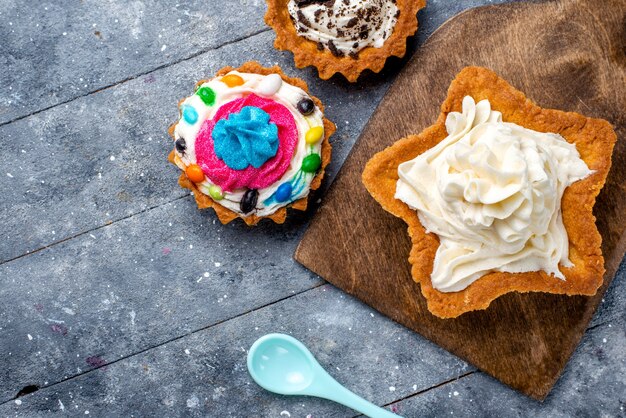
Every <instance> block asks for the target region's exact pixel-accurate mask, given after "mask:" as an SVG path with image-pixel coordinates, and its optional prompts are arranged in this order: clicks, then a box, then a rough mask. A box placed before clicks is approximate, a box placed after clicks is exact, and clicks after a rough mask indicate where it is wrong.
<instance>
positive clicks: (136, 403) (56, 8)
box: [0, 0, 626, 417]
mask: <svg viewBox="0 0 626 418" xmlns="http://www.w3.org/2000/svg"><path fill="white" fill-rule="evenodd" d="M501 2H504V1H501V0H496V1H488V0H470V1H463V2H450V1H448V0H432V1H429V3H428V7H427V8H426V9H425V10H423V11H421V12H420V15H419V18H420V29H419V31H418V34H417V36H416V37H414V38H412V39H411V40H410V41H409V54H408V56H410V55H411V53H412V51H414V50H415V48H416V47H417V46H418V45H420V44H421V43H422V42H423V41H424V40H425V39H426V37H427V36H428V35H429V34H430V33H432V32H433V31H434V30H435V29H436V28H437V27H439V26H440V25H441V24H442V23H443V22H444V21H445V20H446V19H448V18H449V17H452V16H453V15H454V14H456V13H458V12H460V11H462V10H464V9H467V8H470V7H473V6H477V5H481V4H492V3H501ZM209 3H210V4H209V5H208V4H207V2H193V1H188V2H178V3H170V2H158V1H156V0H150V1H139V0H137V1H133V2H125V3H122V2H118V1H106V2H100V3H93V2H74V3H72V4H69V3H67V2H61V1H47V2H32V1H27V2H16V1H12V0H0V67H1V68H2V69H3V70H4V71H1V72H0V146H2V147H3V149H4V150H5V151H4V152H2V153H0V167H1V170H0V195H1V196H2V197H3V198H2V200H1V201H0V225H1V226H0V237H1V239H0V416H5V415H6V416H10V415H14V414H15V415H18V416H41V415H55V414H65V415H78V414H80V415H84V414H85V411H90V414H92V415H96V416H111V415H132V414H133V413H135V414H136V415H142V416H145V415H151V414H156V415H172V416H186V415H192V416H193V415H205V416H206V415H208V416H281V417H283V416H286V414H282V415H281V412H283V411H287V412H289V413H290V414H291V416H294V417H295V416H303V417H304V416H307V415H309V414H310V415H311V416H315V417H319V416H352V415H353V413H352V412H351V411H349V410H346V409H345V408H341V407H338V406H335V405H332V404H330V403H327V402H324V401H317V400H311V399H296V398H284V397H279V396H274V395H270V394H268V393H266V392H263V391H262V390H260V389H259V388H258V387H256V386H255V385H254V384H253V383H251V381H250V380H249V378H248V377H247V374H246V371H245V369H244V367H243V365H244V363H243V361H244V358H245V353H244V351H245V349H247V348H248V347H249V345H250V344H251V343H252V341H253V340H254V339H255V338H256V337H258V336H260V335H262V334H264V333H266V332H270V331H276V330H279V331H281V330H282V331H283V332H289V333H293V334H294V335H296V336H297V337H299V338H301V339H302V340H304V341H305V342H306V343H307V344H309V345H310V346H311V347H312V349H313V351H314V352H315V353H316V354H317V355H318V357H319V359H320V361H321V362H322V364H324V365H326V366H328V367H329V368H330V370H331V373H332V374H333V375H335V376H336V377H337V378H338V379H339V380H340V381H341V382H343V383H345V384H346V385H347V386H349V387H350V388H352V389H354V390H356V391H357V392H360V393H362V394H363V395H365V396H366V397H368V398H370V399H372V400H374V401H375V402H377V403H379V404H390V403H394V402H396V403H397V401H398V400H400V399H404V398H407V399H406V400H404V401H400V402H399V403H397V405H396V406H395V407H398V408H401V409H402V412H403V413H404V414H405V415H406V416H416V415H418V414H421V413H424V412H426V413H427V414H426V415H428V411H440V409H436V408H435V407H434V406H433V404H432V403H428V402H430V401H428V399H431V398H430V397H432V396H439V395H436V394H440V392H441V391H440V390H439V389H437V387H438V386H439V385H442V386H441V388H442V389H441V390H443V388H445V387H447V386H449V384H446V382H447V381H449V380H450V379H456V378H457V377H459V376H466V374H468V373H470V374H469V375H467V376H466V377H462V378H461V379H460V380H459V382H470V383H469V384H470V386H471V388H472V389H473V390H475V391H476V396H477V397H478V396H479V395H480V396H482V397H484V396H486V395H489V396H491V393H495V395H493V399H492V401H491V403H489V404H481V405H482V406H481V407H480V408H479V407H474V409H471V408H470V409H466V410H463V409H457V410H453V411H452V412H454V415H484V414H489V413H492V412H502V411H504V410H503V408H504V407H505V405H507V403H509V402H510V403H511V405H513V408H516V409H514V410H515V411H518V412H519V411H524V410H526V409H527V408H529V409H528V410H530V411H533V414H535V415H545V416H550V413H551V412H554V411H556V408H555V407H554V406H550V405H557V404H559V403H561V404H571V405H574V404H575V402H574V401H573V399H574V398H573V397H575V396H576V395H577V394H579V393H583V394H584V395H585V400H586V404H583V403H580V402H579V403H578V404H579V405H581V408H582V409H580V412H581V413H582V414H583V415H584V414H588V415H595V413H596V412H607V413H608V414H609V415H610V414H615V413H617V414H619V413H620V412H616V410H615V409H610V408H604V409H603V405H605V404H606V405H609V404H610V402H608V401H607V399H608V397H609V396H611V395H612V394H614V393H615V390H619V389H623V377H621V376H623V371H624V370H623V361H624V352H623V350H622V351H620V350H619V349H615V347H617V346H615V347H613V346H611V347H608V348H607V349H606V350H604V351H603V352H602V353H603V354H602V355H603V356H604V358H603V363H602V364H600V365H597V366H598V367H594V366H592V362H591V361H590V360H589V358H587V357H583V358H582V359H581V360H580V364H579V363H574V362H575V361H576V360H575V359H577V358H578V357H580V356H581V355H583V356H584V355H585V354H584V353H585V352H586V351H585V350H583V349H582V348H581V349H579V352H577V354H576V357H574V360H572V362H571V363H570V366H568V370H569V369H570V368H571V367H577V369H576V370H578V371H579V375H577V376H578V377H579V378H580V379H581V380H583V381H584V382H585V383H586V384H588V386H585V385H578V386H576V388H577V389H573V388H571V387H568V386H561V383H559V385H558V386H557V390H555V392H554V394H553V395H551V397H550V398H549V400H550V402H553V403H552V404H549V406H548V407H546V408H542V407H541V406H537V405H538V404H535V403H533V401H530V400H528V399H526V398H523V397H521V396H520V395H519V394H517V393H515V392H513V391H511V390H510V389H507V388H506V387H504V386H502V385H500V384H499V383H497V382H494V381H492V380H490V379H488V378H486V377H484V376H483V375H482V374H473V371H474V369H473V368H472V367H470V366H468V365H467V364H465V363H463V362H462V361H460V360H459V359H457V358H455V357H454V356H452V355H450V354H448V353H445V352H443V351H442V350H441V349H439V348H437V347H435V346H433V345H432V344H431V343H430V342H428V341H426V340H424V339H422V338H421V337H419V336H417V335H415V334H412V333H410V332H409V331H407V330H405V329H404V328H402V327H400V326H398V325H396V324H394V323H393V322H391V321H389V320H387V319H384V318H382V317H381V316H380V315H378V314H377V313H375V312H372V311H371V310H370V309H369V308H368V307H366V306H364V305H362V304H360V303H358V302H356V301H354V300H353V299H351V298H349V297H347V296H344V295H343V294H342V293H340V292H339V291H337V290H336V289H334V288H333V287H331V286H327V285H324V286H322V287H320V286H321V285H322V283H323V282H322V281H321V280H320V279H319V278H318V277H316V276H315V275H313V274H311V273H310V272H308V271H306V270H304V269H302V268H301V267H300V266H298V265H296V264H295V263H294V262H293V260H292V259H291V255H292V253H293V251H294V249H295V246H296V245H297V242H298V240H299V237H300V236H301V234H302V232H303V230H304V228H305V227H306V223H307V220H308V219H309V218H310V216H311V214H312V212H313V211H314V207H315V201H316V200H317V199H318V198H322V197H323V194H324V191H325V190H326V188H327V187H328V185H329V184H330V182H331V181H332V179H333V178H334V176H335V175H336V173H337V172H338V170H339V168H340V167H341V164H342V163H343V161H344V160H345V158H346V156H347V154H348V153H349V151H350V149H351V148H352V145H353V144H354V142H355V141H356V139H357V137H358V135H359V134H360V132H361V130H362V129H363V127H364V125H365V123H366V122H367V120H368V118H369V116H370V115H371V113H372V112H373V111H374V109H375V107H376V105H377V104H378V102H379V101H380V99H381V98H382V96H383V95H384V93H385V91H386V89H387V88H388V86H389V85H390V84H391V83H392V82H393V78H394V76H395V74H396V73H397V71H398V70H399V68H401V67H402V65H403V63H404V62H405V61H406V59H408V57H407V58H405V59H402V60H401V59H390V60H389V62H388V65H387V66H386V67H385V69H384V70H383V72H382V73H381V74H379V75H373V74H367V75H365V76H364V77H363V78H362V79H361V80H360V82H359V84H357V85H350V84H348V83H346V82H345V80H343V79H342V78H340V77H334V78H332V79H331V80H329V81H322V80H319V79H318V78H317V74H316V71H315V70H314V69H311V68H308V69H304V70H296V69H295V68H294V67H293V61H292V56H291V54H290V53H285V52H278V51H275V50H274V49H273V48H272V42H273V39H274V35H273V33H272V32H271V31H267V29H266V28H265V26H264V25H263V22H262V14H263V12H264V9H265V6H264V2H263V1H261V0H231V1H225V2H209ZM179 19H180V21H179ZM94 23H95V24H96V26H95V27H94V26H93V24H94ZM37 25H39V26H37ZM96 31H97V32H99V35H98V34H96V33H95V32H96ZM63 33H65V35H64V34H63ZM159 35H161V37H159ZM163 45H166V47H165V49H164V50H163V51H161V49H162V48H163ZM249 59H256V60H258V61H260V62H261V63H263V64H265V65H272V64H274V63H278V64H279V65H281V66H282V67H283V69H284V70H285V71H286V72H287V73H289V74H291V75H296V76H298V77H301V78H304V79H305V80H306V81H307V82H308V83H309V86H310V88H311V91H312V93H313V94H314V95H316V96H318V97H320V98H321V99H322V100H323V101H324V103H325V105H326V109H327V115H328V117H329V118H330V119H331V120H333V121H334V122H335V123H337V126H338V130H337V133H336V134H335V135H334V137H333V139H332V143H333V147H334V154H333V161H332V163H331V165H330V166H329V169H328V175H327V179H326V181H325V183H324V186H323V187H322V189H321V190H320V191H318V193H316V195H315V196H314V197H313V198H312V199H311V202H312V203H313V205H312V206H313V207H312V208H311V209H310V210H309V211H307V213H302V214H300V213H298V214H293V215H292V216H291V218H290V219H289V221H288V222H287V223H286V224H285V225H282V226H276V225H273V224H271V223H262V224H261V225H260V226H259V227H258V228H246V227H245V226H243V225H241V223H239V222H236V223H233V224H231V225H228V226H222V225H220V224H219V223H214V221H215V217H214V216H213V214H212V213H211V211H206V212H202V213H201V212H198V211H197V210H196V209H195V207H194V203H193V199H192V198H191V197H190V196H188V194H187V193H186V192H185V191H183V190H181V189H180V188H178V186H177V184H176V178H177V170H176V169H175V168H174V167H173V166H171V165H169V164H168V163H167V162H166V161H165V157H166V155H167V153H168V151H169V150H170V148H171V142H170V140H169V138H168V137H167V135H166V130H167V126H168V125H169V124H170V123H171V122H172V121H173V120H174V119H175V118H176V115H177V110H176V103H177V101H178V99H180V98H181V97H184V96H186V95H188V94H189V93H190V92H191V89H192V87H193V84H194V83H195V82H196V81H197V80H198V79H200V78H205V77H210V76H211V74H212V73H214V72H215V71H216V70H217V69H219V68H220V67H222V66H225V65H234V66H236V65H238V64H241V63H243V62H245V61H247V60H249ZM81 78H82V80H81ZM181 237H182V238H181ZM205 273H206V275H205ZM624 276H626V273H625V268H624V265H622V268H621V270H620V273H618V277H617V278H616V279H615V281H614V283H613V285H612V286H611V288H610V289H609V291H608V292H607V295H606V297H605V301H604V303H603V304H602V305H601V307H600V309H599V310H598V312H597V314H596V316H595V317H594V320H593V322H592V326H594V327H596V328H594V329H593V330H592V331H590V335H592V337H589V336H588V337H586V340H585V341H587V338H595V337H593V335H595V333H597V332H600V331H601V330H604V329H605V328H611V327H608V325H609V324H611V325H612V327H613V328H611V329H613V330H615V327H617V325H618V324H622V323H623V322H619V321H621V319H623V317H624V314H625V313H626V301H625V300H624V296H623V295H624V293H625V291H626V280H624ZM294 295H295V296H294ZM372 315H373V316H372ZM614 324H615V325H614ZM257 327H258V329H256V328H257ZM346 327H347V330H346ZM618 329H621V330H623V326H622V328H618ZM614 332H615V331H614ZM397 337H399V338H400V340H395V338H397ZM396 341H397V342H396ZM607 341H609V343H607V344H609V345H610V344H611V342H613V341H614V342H616V343H623V340H620V339H619V338H617V339H612V338H607ZM583 346H584V344H583ZM583 346H581V347H583ZM242 347H243V350H244V351H242ZM185 350H189V353H187V352H186V351H185ZM581 350H583V351H582V352H583V354H580V352H581ZM372 358H374V359H375V361H373V362H372V361H369V360H371V359H372ZM586 363H589V364H588V365H587V364H586ZM611 363H614V364H618V366H617V367H609V366H607V365H610V364H611ZM572 364H575V366H572ZM620 364H621V365H620ZM396 366H397V367H398V369H396V368H395V367H396ZM337 368H339V369H337ZM598 370H600V371H599V372H598ZM568 373H570V372H568ZM570 374H571V373H570ZM567 376H569V375H567V374H566V376H564V379H565V378H567ZM586 376H588V377H586ZM481 379H483V380H481ZM484 379H486V381H487V383H484ZM585 379H587V380H585ZM594 379H595V380H594ZM620 379H621V380H620ZM562 380H563V379H562ZM603 382H609V383H610V385H608V386H607V389H606V390H605V391H602V392H597V393H596V392H594V391H593V388H592V385H596V384H597V385H600V384H602V383H603ZM611 382H612V383H611ZM619 382H622V386H620V385H619ZM31 385H32V386H31ZM481 385H490V386H488V387H490V388H492V389H491V390H490V392H489V393H485V392H480V390H481ZM29 387H30V389H31V390H33V389H35V388H36V387H39V388H40V389H39V390H37V391H36V392H34V393H32V394H28V395H24V396H21V397H19V398H15V397H16V395H17V394H18V392H20V391H21V390H23V389H24V388H29ZM391 387H393V388H395V389H394V390H390V388H391ZM611 391H613V392H611ZM459 392H460V391H459ZM441 393H443V392H441ZM416 394H417V395H416ZM446 394H447V392H446ZM618 397H619V396H618ZM622 397H623V396H622ZM422 399H425V400H424V401H422ZM433 399H439V398H433ZM552 399H555V400H552ZM432 402H435V401H432ZM578 404H577V405H578ZM611 405H613V404H611ZM144 411H145V412H144ZM441 411H443V410H441ZM507 411H508V410H507ZM564 411H574V410H573V409H564ZM446 413H447V410H446ZM431 415H432V414H431Z"/></svg>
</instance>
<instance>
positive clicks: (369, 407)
mask: <svg viewBox="0 0 626 418" xmlns="http://www.w3.org/2000/svg"><path fill="white" fill-rule="evenodd" d="M248 371H249V372H250V376H252V378H253V379H254V381H255V382H256V383H258V384H259V386H261V387H262V388H264V389H266V390H269V391H270V392H274V393H279V394H281V395H309V396H317V397H320V398H325V399H329V400H331V401H335V402H338V403H341V404H343V405H345V406H348V407H350V408H352V409H355V410H357V411H359V412H361V413H362V414H365V415H367V416H369V417H372V418H398V415H396V414H393V413H391V412H389V411H387V410H386V409H383V408H380V407H378V406H376V405H374V404H373V403H370V402H368V401H366V400H365V399H363V398H360V397H359V396H357V395H355V394H354V393H352V392H350V391H349V390H348V389H346V388H345V387H343V386H342V385H340V384H339V383H338V382H337V381H336V380H335V379H333V378H332V377H331V376H330V375H329V374H328V373H327V372H326V370H324V368H323V367H322V366H320V364H319V363H318V362H317V360H315V357H313V354H311V352H310V351H309V350H308V349H307V348H306V346H305V345H304V344H302V343H301V342H300V341H298V340H296V339H295V338H293V337H291V336H289V335H285V334H267V335H264V336H263V337H261V338H259V339H258V340H256V341H255V342H254V344H252V347H250V351H248Z"/></svg>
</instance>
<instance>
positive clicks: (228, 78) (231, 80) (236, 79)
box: [220, 74, 244, 87]
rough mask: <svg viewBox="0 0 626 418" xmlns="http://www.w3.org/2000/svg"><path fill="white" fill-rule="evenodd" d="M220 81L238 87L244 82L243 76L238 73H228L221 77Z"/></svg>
mask: <svg viewBox="0 0 626 418" xmlns="http://www.w3.org/2000/svg"><path fill="white" fill-rule="evenodd" d="M220 81H221V82H222V83H224V84H226V85H227V86H228V87H237V86H241V85H242V84H243V83H244V81H243V78H241V77H240V76H238V75H237V74H226V75H225V76H224V77H222V78H221V79H220Z"/></svg>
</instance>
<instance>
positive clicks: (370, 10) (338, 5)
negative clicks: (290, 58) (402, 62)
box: [265, 0, 426, 82]
mask: <svg viewBox="0 0 626 418" xmlns="http://www.w3.org/2000/svg"><path fill="white" fill-rule="evenodd" d="M267 5H268V8H267V13H266V14H265V21H266V22H267V24H268V25H270V26H271V27H272V28H273V29H274V31H275V32H276V41H275V42H274V46H275V47H276V48H277V49H281V50H289V51H292V52H293V54H294V60H295V63H296V66H297V67H298V68H303V67H306V66H309V65H314V66H315V67H317V69H318V71H319V76H320V77H321V78H322V79H324V80H326V79H328V78H330V77H331V76H332V75H333V74H335V73H341V74H343V75H344V76H345V77H346V78H347V79H348V80H349V81H350V82H355V81H356V80H357V78H358V77H359V74H361V72H362V71H364V70H365V69H368V68H369V69H370V70H372V71H374V72H379V71H380V70H382V68H383V66H384V65H385V61H386V60H387V58H388V57H389V56H392V55H393V56H397V57H402V56H404V54H405V52H406V38H407V37H408V36H411V35H413V34H414V33H415V31H416V30H417V12H418V10H419V9H421V8H423V7H424V6H425V5H426V1H425V0H267Z"/></svg>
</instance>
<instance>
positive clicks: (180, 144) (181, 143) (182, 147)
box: [174, 138, 187, 154]
mask: <svg viewBox="0 0 626 418" xmlns="http://www.w3.org/2000/svg"><path fill="white" fill-rule="evenodd" d="M174 145H175V146H176V151H178V152H179V153H181V154H184V153H185V151H186V150H187V143H186V142H185V138H178V139H177V140H176V142H175V143H174Z"/></svg>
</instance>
